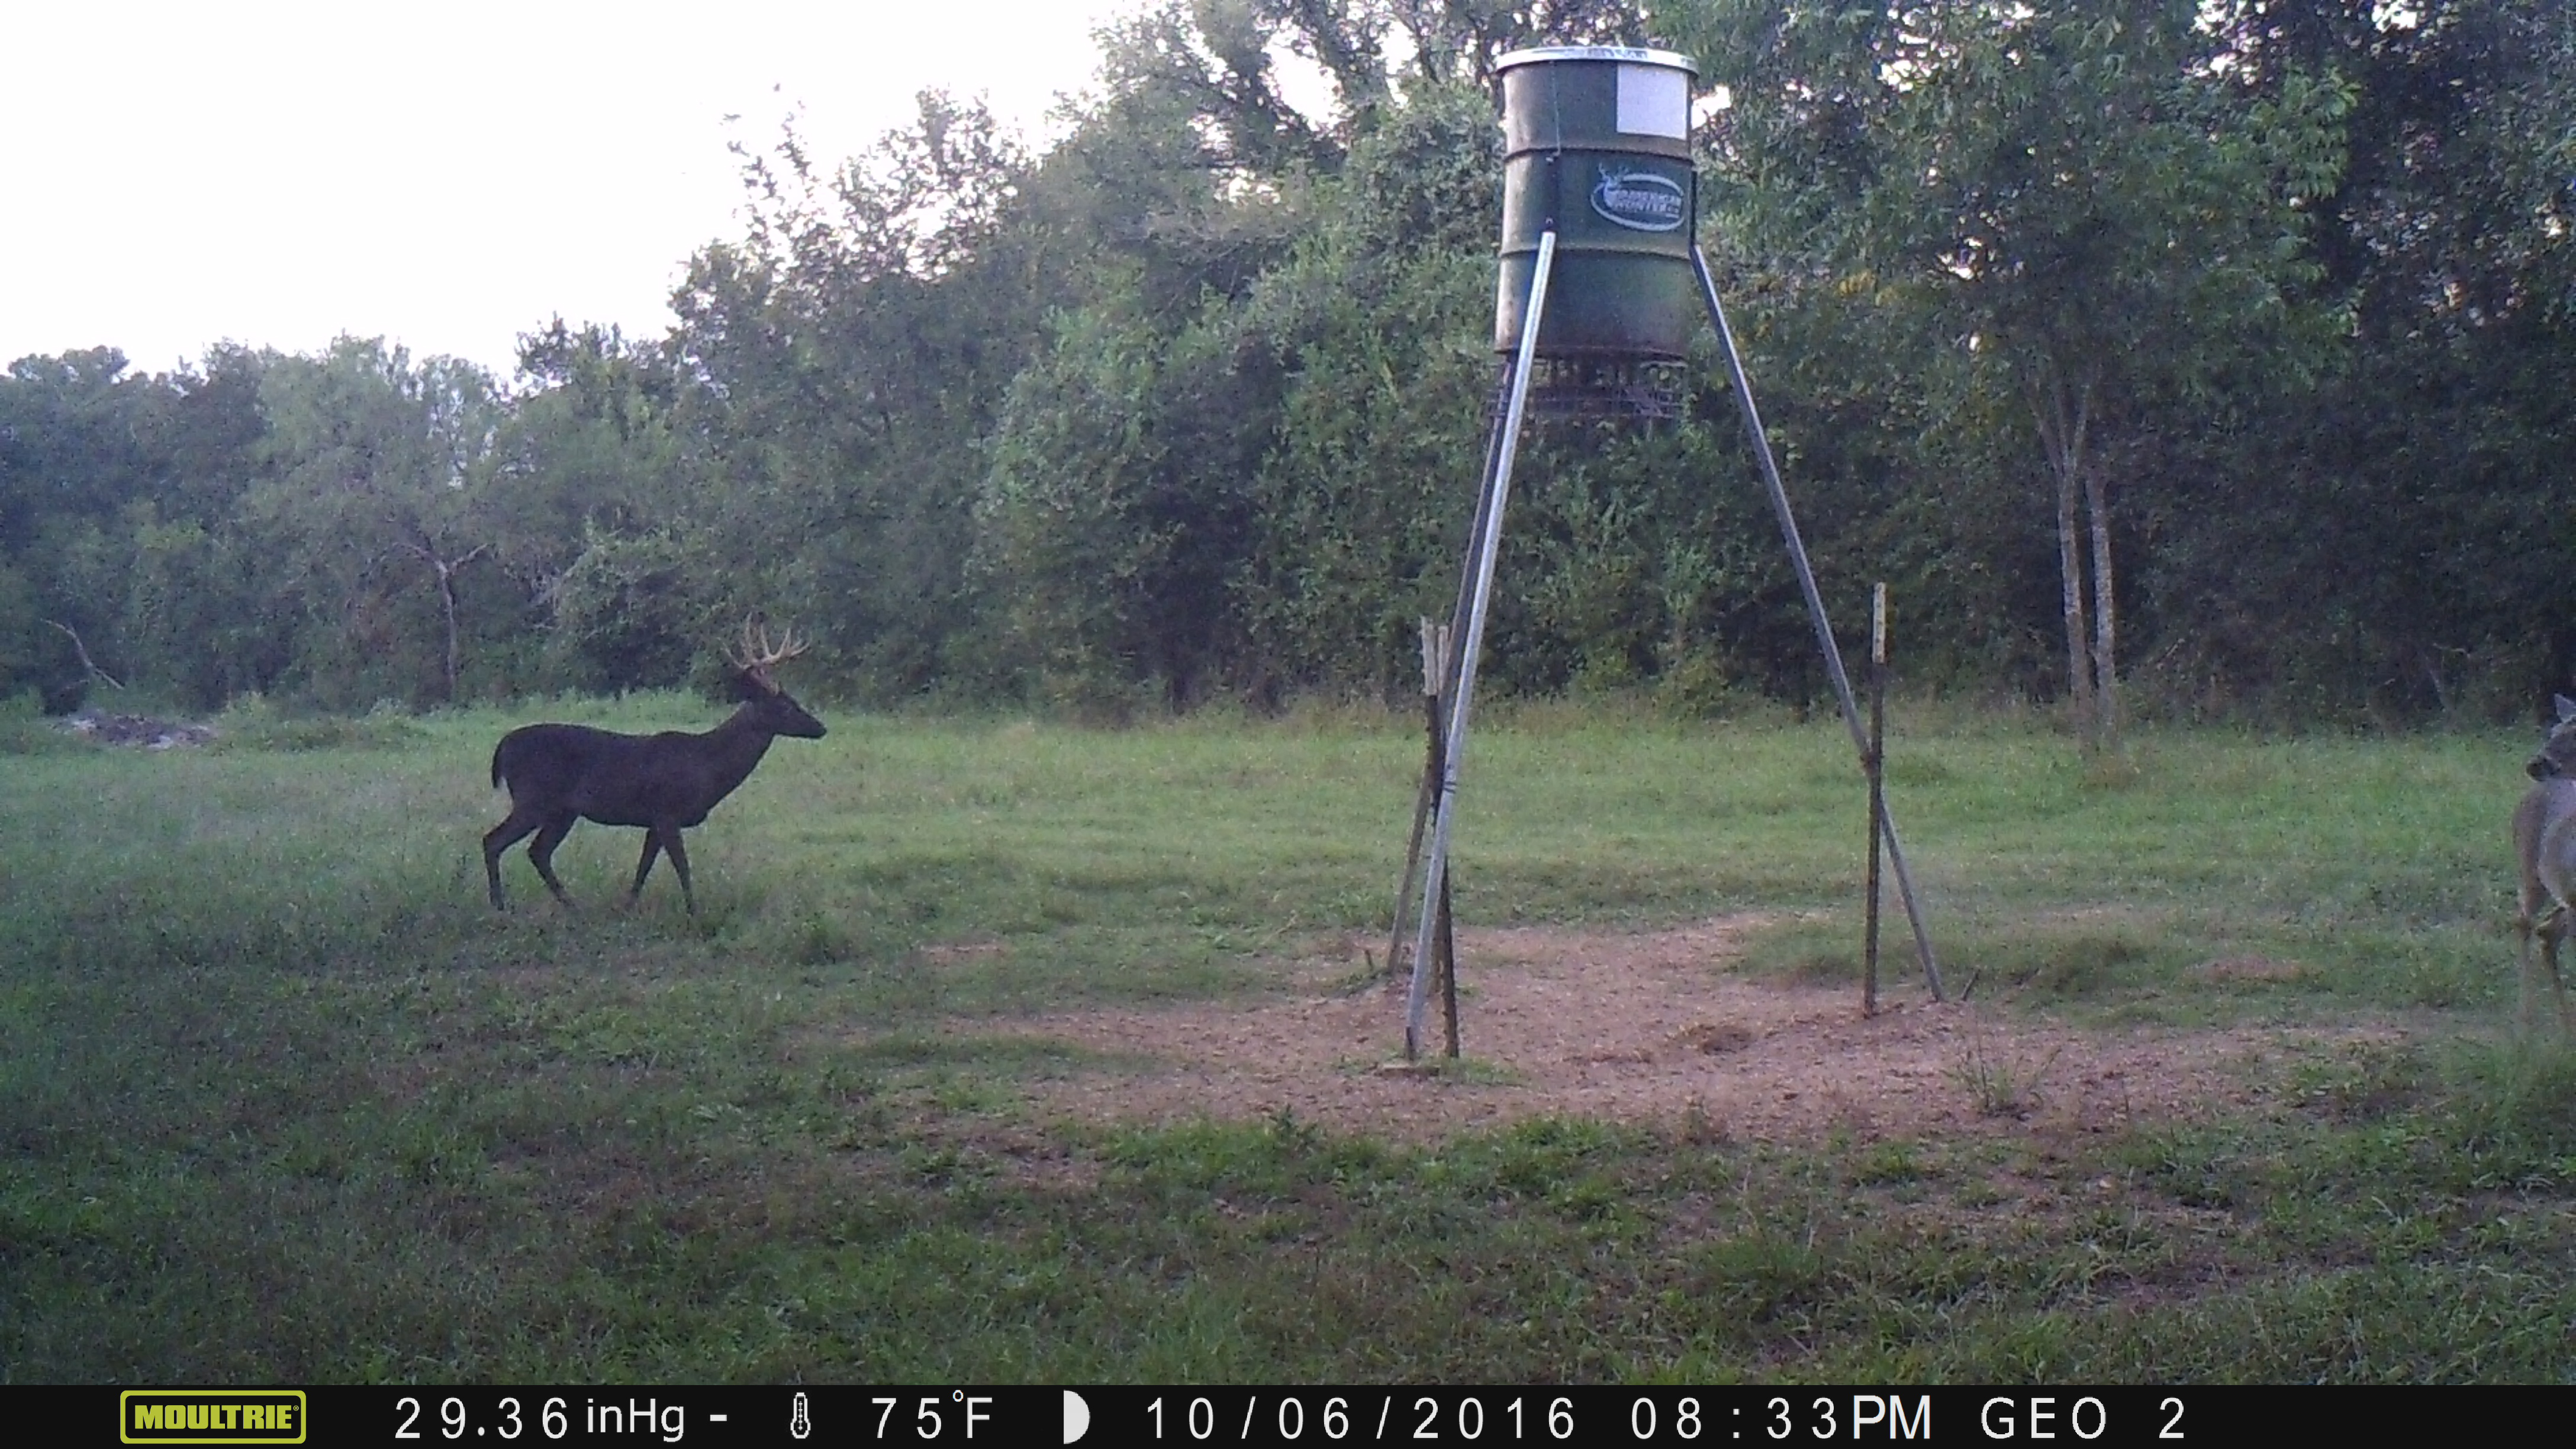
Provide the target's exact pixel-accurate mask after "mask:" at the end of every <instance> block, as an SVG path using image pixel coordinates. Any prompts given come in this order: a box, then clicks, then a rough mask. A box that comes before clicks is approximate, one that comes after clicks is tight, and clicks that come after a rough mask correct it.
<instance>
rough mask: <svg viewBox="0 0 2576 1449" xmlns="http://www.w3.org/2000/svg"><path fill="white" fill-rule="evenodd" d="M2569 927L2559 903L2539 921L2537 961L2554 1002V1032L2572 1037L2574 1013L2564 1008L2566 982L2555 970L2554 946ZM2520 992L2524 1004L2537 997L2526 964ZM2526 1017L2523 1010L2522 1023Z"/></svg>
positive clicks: (2575, 1023) (2575, 1027) (2575, 1021)
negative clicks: (2545, 974)
mask: <svg viewBox="0 0 2576 1449" xmlns="http://www.w3.org/2000/svg"><path fill="white" fill-rule="evenodd" d="M2570 924H2571V923H2570V921H2569V919H2568V913H2567V906H2566V904H2565V903H2564V902H2562V903H2560V904H2559V905H2557V906H2555V907H2553V908H2552V909H2551V910H2550V912H2549V914H2548V915H2546V916H2543V917H2542V918H2541V920H2540V925H2539V927H2538V930H2539V935H2540V959H2541V962H2542V964H2544V965H2546V966H2547V967H2548V968H2549V990H2550V993H2551V995H2552V996H2553V997H2554V998H2555V999H2556V1000H2557V1002H2558V1028H2559V1030H2561V1031H2563V1032H2567V1033H2569V1034H2571V1035H2576V1013H2571V1012H2570V1011H2569V1009H2568V1005H2567V978H2566V977H2565V976H2563V975H2561V974H2560V972H2559V970H2558V944H2559V943H2560V942H2561V941H2564V940H2566V939H2567V932H2568V928H2569V926H2570ZM2524 954H2525V956H2526V957H2528V955H2529V953H2528V952H2525V953H2524ZM2523 992H2524V995H2525V998H2526V1000H2528V999H2529V998H2530V997H2531V996H2533V995H2536V994H2537V993H2535V992H2534V991H2533V990H2532V987H2531V981H2530V974H2529V962H2528V960H2526V961H2525V963H2524V977H2523ZM2530 1015H2531V1013H2530V1010H2529V1008H2528V1007H2527V1006H2526V1008H2525V1009H2524V1012H2523V1017H2524V1020H2525V1021H2526V1022H2528V1021H2529V1019H2530Z"/></svg>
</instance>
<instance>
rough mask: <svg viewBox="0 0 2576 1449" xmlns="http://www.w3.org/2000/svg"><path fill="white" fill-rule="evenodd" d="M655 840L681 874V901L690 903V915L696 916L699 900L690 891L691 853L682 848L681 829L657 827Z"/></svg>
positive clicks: (676, 827) (672, 866)
mask: <svg viewBox="0 0 2576 1449" xmlns="http://www.w3.org/2000/svg"><path fill="white" fill-rule="evenodd" d="M653 838H654V839H656V840H658V841H660V842H661V843H662V849H663V850H665V851H667V852H669V853H670V857H671V869H673V870H675V871H678V872H679V873H680V899H681V900H682V901H685V902H687V903H688V907H689V914H690V915H693V916H694V915H696V914H697V913H698V898H697V896H696V894H695V893H693V892H692V891H691V890H690V889H689V853H688V852H687V851H686V850H683V849H681V848H680V827H678V826H676V825H656V826H654V827H653ZM647 848H648V849H649V848H650V847H647Z"/></svg>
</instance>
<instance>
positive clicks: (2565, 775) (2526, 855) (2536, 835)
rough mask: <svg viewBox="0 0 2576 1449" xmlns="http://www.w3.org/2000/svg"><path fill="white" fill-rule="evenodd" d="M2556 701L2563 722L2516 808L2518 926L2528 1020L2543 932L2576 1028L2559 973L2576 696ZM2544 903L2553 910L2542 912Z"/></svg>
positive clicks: (2571, 835) (2531, 769)
mask: <svg viewBox="0 0 2576 1449" xmlns="http://www.w3.org/2000/svg"><path fill="white" fill-rule="evenodd" d="M2555 702H2556V704H2557V707H2558V723H2557V724H2556V725H2554V726H2552V727H2551V728H2550V731H2549V738H2548V739H2546V740H2544V741H2542V742H2541V746H2540V753H2539V754H2536V755H2534V756H2532V757H2531V763H2530V764H2528V765H2525V766H2523V770H2524V772H2525V773H2527V774H2529V775H2530V776H2531V778H2532V780H2533V781H2534V783H2533V785H2532V787H2531V789H2530V791H2529V792H2528V793H2526V794H2525V795H2524V796H2523V797H2522V803H2521V804H2520V805H2517V806H2515V807H2514V811H2513V848H2514V854H2516V855H2517V856H2519V857H2521V860H2522V902H2521V905H2522V908H2521V911H2520V912H2519V914H2517V915H2516V916H2515V917H2514V926H2515V928H2516V929H2517V930H2518V931H2519V932H2520V933H2521V936H2522V963H2521V976H2520V982H2521V1016H2522V1020H2523V1023H2524V1024H2525V1025H2526V1026H2527V1025H2529V1024H2530V1021H2531V1007H2532V999H2533V995H2534V993H2533V991H2532V980H2531V941H2532V938H2533V937H2534V936H2537V937H2539V938H2540V949H2541V958H2542V959H2543V960H2544V961H2546V962H2547V963H2548V966H2549V985H2550V989H2551V990H2552V991H2554V992H2555V993H2556V994H2557V999H2558V1024H2559V1026H2560V1027H2561V1028H2563V1029H2565V1030H2567V1031H2570V1032H2576V1014H2570V1012H2569V1010H2568V1006H2567V982H2566V979H2565V978H2564V977H2562V976H2560V975H2559V974H2558V943H2559V942H2561V941H2564V940H2565V939H2567V932H2568V928H2569V925H2570V919H2569V915H2568V910H2569V904H2568V903H2569V901H2570V900H2571V899H2576V700H2571V699H2569V698H2568V697H2567V696H2565V695H2563V694H2562V695H2558V696H2556V697H2555ZM2543 905H2546V906H2547V907H2548V909H2547V910H2542V909H2541V907H2542V906H2543Z"/></svg>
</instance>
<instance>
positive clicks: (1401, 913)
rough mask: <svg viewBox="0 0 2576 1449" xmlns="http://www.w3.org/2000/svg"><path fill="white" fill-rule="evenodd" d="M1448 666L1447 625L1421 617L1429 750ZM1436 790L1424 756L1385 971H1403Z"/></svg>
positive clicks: (1439, 725) (1435, 768)
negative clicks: (1418, 871) (1416, 881)
mask: <svg viewBox="0 0 2576 1449" xmlns="http://www.w3.org/2000/svg"><path fill="white" fill-rule="evenodd" d="M1448 669H1449V628H1448V626H1447V625H1445V624H1434V623H1432V622H1431V620H1430V619H1429V618H1427V617H1426V618H1424V619H1423V620H1422V711H1423V715H1424V717H1425V718H1427V719H1428V720H1429V721H1430V726H1431V736H1432V744H1431V748H1432V751H1433V754H1434V755H1436V754H1437V753H1438V751H1439V748H1440V735H1441V731H1442V729H1443V726H1444V721H1443V720H1442V718H1441V714H1440V686H1441V680H1442V679H1443V678H1444V677H1445V676H1446V675H1447V672H1448ZM1439 794H1440V768H1439V765H1438V763H1437V762H1436V760H1426V763H1425V764H1424V765H1423V767H1422V788H1420V789H1419V790H1416V791H1415V792H1414V795H1413V838H1412V839H1410V840H1407V841H1406V842H1405V843H1404V870H1403V873H1402V874H1400V875H1398V876H1397V877H1396V878H1395V924H1394V925H1392V926H1390V927H1388V928H1387V935H1386V974H1387V975H1389V976H1400V975H1402V974H1404V967H1403V965H1402V964H1401V963H1402V962H1403V960H1404V920H1405V917H1407V916H1409V915H1411V914H1413V872H1414V869H1415V868H1416V867H1418V866H1419V865H1421V864H1422V828H1423V826H1425V825H1427V824H1429V823H1430V819H1431V804H1432V801H1433V800H1434V799H1436V798H1437V797H1438V796H1439Z"/></svg>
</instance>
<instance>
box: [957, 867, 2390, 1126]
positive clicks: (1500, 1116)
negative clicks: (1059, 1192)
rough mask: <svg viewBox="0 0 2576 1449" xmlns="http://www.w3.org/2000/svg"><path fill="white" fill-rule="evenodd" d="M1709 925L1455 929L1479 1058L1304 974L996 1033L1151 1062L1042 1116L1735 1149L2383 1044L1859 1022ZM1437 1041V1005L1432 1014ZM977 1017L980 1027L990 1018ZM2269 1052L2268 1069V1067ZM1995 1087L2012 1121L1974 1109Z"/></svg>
mask: <svg viewBox="0 0 2576 1449" xmlns="http://www.w3.org/2000/svg"><path fill="white" fill-rule="evenodd" d="M1762 924H1764V922H1763V919H1762V918H1759V917H1751V916H1730V917H1722V918H1719V919H1716V920H1711V921H1706V922H1701V923H1698V924H1695V925H1690V926H1685V927H1681V928H1679V929H1674V930H1667V931H1660V932H1651V933H1641V934H1612V933H1602V932H1583V931H1573V930H1561V929H1553V928H1522V929H1506V930H1480V931H1467V932H1464V933H1462V934H1461V937H1460V941H1459V954H1460V957H1461V960H1462V962H1463V963H1464V964H1463V968H1462V976H1463V977H1464V980H1465V983H1466V985H1467V988H1468V994H1467V995H1465V996H1463V997H1462V999H1461V1002H1460V1016H1461V1019H1462V1023H1463V1025H1462V1031H1463V1034H1464V1037H1465V1041H1466V1049H1467V1055H1468V1057H1469V1059H1470V1061H1471V1063H1473V1064H1475V1066H1476V1069H1475V1070H1473V1071H1470V1072H1469V1073H1467V1074H1465V1076H1464V1078H1463V1079H1462V1078H1459V1077H1455V1076H1451V1077H1440V1078H1424V1077H1419V1076H1399V1075H1390V1074H1387V1073H1384V1072H1381V1071H1380V1070H1379V1068H1380V1067H1381V1065H1382V1064H1384V1063H1386V1062H1388V1061H1390V1060H1391V1059H1393V1058H1395V1057H1397V1056H1399V1055H1400V1054H1401V1048H1402V1042H1403V1027H1402V1019H1403V988H1402V986H1401V984H1398V985H1395V986H1392V987H1388V988H1378V987H1374V986H1371V987H1366V988H1363V989H1361V990H1359V991H1356V992H1350V991H1347V990H1345V991H1341V992H1335V991H1332V990H1330V989H1329V982H1330V979H1331V978H1332V977H1333V976H1334V975H1336V974H1338V975H1340V976H1342V977H1343V978H1344V979H1345V980H1347V976H1348V970H1349V968H1348V966H1347V965H1345V964H1341V963H1316V964H1315V965H1314V966H1313V967H1312V968H1311V969H1310V970H1309V971H1308V972H1307V973H1306V976H1305V978H1304V987H1305V989H1304V990H1303V991H1301V992H1297V993H1292V994H1291V995H1289V996H1287V997H1286V998H1284V999H1280V998H1273V999H1271V1000H1267V1001H1260V1002H1253V1003H1244V1002H1241V1001H1236V1002H1209V1003H1192V1004H1188V1005H1184V1006H1177V1007H1171V1008H1165V1009H1156V1010H1147V1009H1137V1008H1126V1009H1117V1010H1094V1011H1082V1012H1074V1013H1068V1014H1060V1015H1054V1016H1049V1017H1046V1018H1042V1019H1039V1020H1035V1021H1030V1022H1026V1023H1020V1024H1015V1025H1013V1026H1010V1027H1007V1028H1003V1029H1004V1030H1008V1031H1012V1032H1017V1033H1022V1034H1026V1035H1029V1036H1035V1037H1042V1038H1048V1039H1052V1040H1058V1041H1064V1042H1068V1043H1073V1044H1077V1045H1080V1046H1084V1047H1088V1048H1092V1049H1095V1050H1103V1051H1110V1052H1117V1053H1121V1054H1129V1055H1133V1056H1137V1057H1141V1058H1147V1059H1150V1060H1151V1061H1152V1063H1153V1065H1152V1066H1150V1067H1148V1068H1145V1069H1143V1070H1139V1071H1135V1072H1118V1071H1114V1070H1085V1071H1081V1072H1077V1073H1075V1074H1073V1075H1071V1076H1070V1077H1067V1078H1065V1079H1062V1080H1058V1081H1051V1082H1043V1083H1038V1084H1035V1085H1033V1086H1032V1087H1031V1089H1030V1091H1031V1094H1032V1097H1033V1099H1034V1100H1033V1103H1032V1105H1033V1106H1035V1107H1036V1108H1037V1109H1038V1110H1039V1111H1040V1112H1041V1113H1042V1114H1044V1115H1064V1116H1073V1117H1076V1118H1083V1119H1090V1120H1097V1121H1145V1122H1172V1121H1186V1120H1190V1119H1195V1118H1200V1117H1215V1118H1226V1119H1240V1118H1252V1117H1262V1116H1268V1115H1271V1114H1273V1113H1275V1112H1277V1111H1278V1110H1279V1109H1281V1108H1286V1109H1288V1110H1290V1111H1291V1112H1293V1113H1294V1114H1295V1115H1296V1116H1297V1118H1298V1119H1299V1120H1302V1121H1308V1122H1313V1123H1316V1124H1318V1125H1323V1126H1329V1127H1332V1128H1336V1129H1341V1130H1347V1131H1357V1132H1366V1133H1371V1134H1375V1135H1381V1136H1386V1137H1391V1138H1396V1139H1399V1140H1409V1141H1422V1140H1428V1139H1433V1138H1438V1137H1443V1136H1447V1135H1449V1134H1452V1133H1455V1132H1461V1131H1471V1130H1476V1129H1479V1128H1485V1127H1490V1126H1493V1125H1496V1124H1498V1123H1503V1122H1508V1121H1511V1120H1515V1119H1518V1118H1522V1117H1530V1116H1538V1115H1570V1116H1582V1117H1595V1118H1606V1119H1613V1120H1621V1121H1631V1122H1647V1123H1659V1124H1666V1125H1675V1126H1678V1125H1683V1124H1690V1125H1692V1126H1694V1127H1695V1128H1697V1129H1698V1130H1701V1131H1705V1132H1708V1133H1711V1134H1715V1135H1723V1136H1726V1137H1731V1138H1737V1139H1750V1140H1761V1141H1788V1140H1800V1139H1812V1138H1814V1137H1817V1136H1820V1135H1822V1134H1824V1133H1826V1132H1829V1131H1835V1130H1841V1131H1846V1132H1849V1133H1850V1134H1852V1135H1853V1136H1855V1137H1857V1138H1860V1139H1863V1140H1866V1139H1869V1138H1873V1137H1878V1136H1882V1135H1891V1134H1901V1135H1908V1136H1918V1135H1934V1136H1940V1135H1950V1134H1956V1133H1967V1132H1994V1131H2006V1130H2014V1131H2022V1130H2029V1129H2030V1128H2031V1127H2032V1126H2034V1125H2039V1126H2045V1127H2049V1128H2054V1129H2057V1130H2073V1131H2101V1130H2107V1129H2110V1128H2114V1127H2118V1126H2121V1125H2124V1124H2127V1123H2130V1122H2133V1121H2139V1120H2150V1119H2162V1120H2176V1119H2190V1118H2195V1117H2199V1116H2202V1115H2205V1114H2208V1113H2211V1112H2215V1111H2219V1110H2242V1109H2243V1107H2244V1106H2245V1105H2247V1104H2248V1103H2250V1102H2251V1101H2252V1100H2253V1099H2254V1098H2255V1097H2257V1096H2258V1095H2260V1093H2261V1092H2262V1091H2263V1090H2265V1084H2266V1083H2268V1082H2269V1081H2271V1080H2272V1079H2274V1078H2276V1077H2277V1076H2278V1070H2277V1068H2278V1066H2279V1064H2280V1063H2281V1062H2282V1061H2283V1060H2285V1059H2287V1058H2290V1057H2293V1056H2298V1055H2307V1054H2314V1053H2316V1052H2319V1051H2327V1052H2332V1051H2338V1050H2343V1049H2348V1048H2349V1047H2351V1046H2353V1045H2355V1044H2359V1043H2364V1042H2385V1041H2388V1040H2392V1039H2394V1038H2395V1036H2396V1033H2394V1032H2392V1031H2389V1030H2387V1029H2384V1028H2349V1029H2287V1028H2234V1029H2229V1030H2223V1031H2195V1032H2185V1031H2175V1030H2167V1029H2151V1028H2139V1029H2135V1030H2129V1031H2120V1032H2094V1031H2081V1030H2076V1029H2072V1028H2068V1027H2063V1026H2059V1025H2055V1024H2052V1023H2047V1022H2033V1021H2028V1020H2021V1019H2015V1018H2012V1017H2008V1016H2006V1015H2003V1014H2000V1013H1996V1012H1994V1011H1992V1010H1989V1009H1987V1008H1983V1007H1961V1006H1958V1005H1956V1004H1949V1005H1943V1004H1936V1003H1934V1002H1933V1001H1931V999H1930V998H1929V996H1928V994H1926V993H1924V992H1922V991H1921V990H1920V988H1919V987H1903V988H1899V989H1897V990H1895V991H1892V992H1889V993H1887V994H1886V995H1885V996H1884V997H1883V999H1882V1008H1881V1012H1880V1015H1879V1016H1877V1017H1876V1018H1874V1019H1865V1018H1863V1017H1862V1016H1861V1014H1860V1001H1859V993H1858V992H1857V991H1856V990H1855V989H1852V988H1850V987H1835V988H1830V989H1828V988H1823V987H1816V986H1807V985H1795V984H1779V983H1773V982H1765V981H1753V980H1748V979H1746V978H1744V977H1741V976H1738V975H1734V974H1731V973H1730V972H1728V971H1727V970H1726V967H1727V966H1728V964H1729V963H1730V962H1731V961H1733V960H1734V959H1735V958H1736V957H1737V956H1738V955H1739V954H1740V953H1741V943H1742V941H1743V939H1744V937H1745V936H1746V934H1747V933H1748V932H1750V931H1751V930H1753V929H1755V928H1757V927H1759V926H1761V925H1762ZM1431 1022H1432V1024H1431V1027H1430V1034H1431V1036H1432V1038H1433V1040H1434V1043H1435V1045H1436V1042H1437V1039H1438V1036H1439V1031H1440V1028H1439V1024H1438V1011H1437V1007H1436V1004H1435V1007H1434V1010H1433V1011H1432V1013H1431ZM984 1029H986V1030H991V1029H993V1028H991V1027H990V1026H989V1025H987V1026H986V1027H985V1028H984ZM2267 1065H2268V1066H2269V1067H2270V1068H2272V1069H2269V1070H2267V1069H2266V1067H2267ZM2006 1099H2013V1100H2014V1103H2015V1105H2014V1106H2013V1108H2012V1109H2011V1110H1995V1109H1996V1108H1997V1107H1998V1106H1999V1105H2001V1104H2002V1103H2003V1102H2004V1101H2005V1100H2006Z"/></svg>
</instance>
